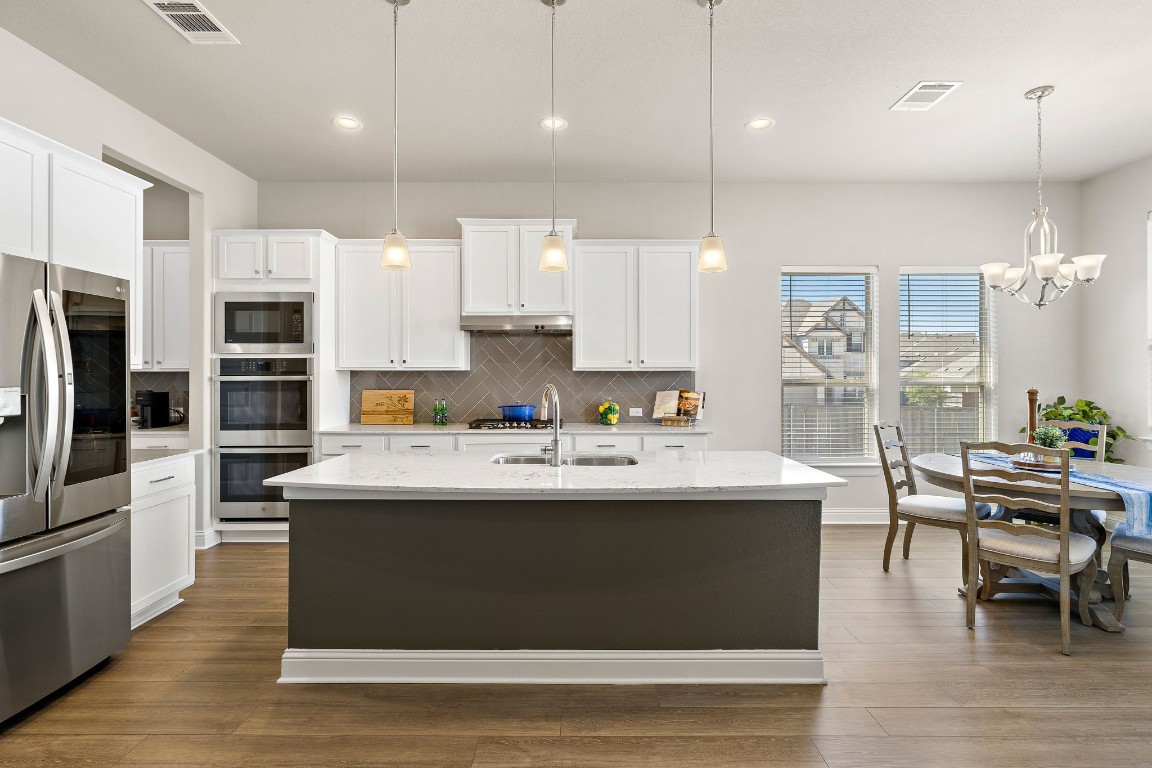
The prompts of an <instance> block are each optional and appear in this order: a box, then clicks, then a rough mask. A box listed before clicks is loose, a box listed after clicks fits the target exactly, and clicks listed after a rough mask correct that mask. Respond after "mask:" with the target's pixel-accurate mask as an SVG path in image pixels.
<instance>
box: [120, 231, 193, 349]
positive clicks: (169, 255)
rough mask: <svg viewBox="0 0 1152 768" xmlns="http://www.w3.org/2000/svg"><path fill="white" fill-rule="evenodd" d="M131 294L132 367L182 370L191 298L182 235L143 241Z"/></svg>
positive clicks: (187, 258)
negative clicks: (165, 239)
mask: <svg viewBox="0 0 1152 768" xmlns="http://www.w3.org/2000/svg"><path fill="white" fill-rule="evenodd" d="M144 246H145V247H144V248H143V249H142V250H141V258H140V260H139V263H138V264H137V267H136V277H135V279H134V282H133V285H135V286H137V288H136V289H135V290H134V292H133V297H132V362H131V366H132V370H136V371H186V370H188V368H189V366H190V364H191V355H190V351H189V350H190V343H191V333H192V303H191V289H190V287H189V277H190V258H189V250H188V243H187V241H182V240H173V241H155V240H150V241H146V242H145V244H144Z"/></svg>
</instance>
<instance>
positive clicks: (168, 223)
mask: <svg viewBox="0 0 1152 768" xmlns="http://www.w3.org/2000/svg"><path fill="white" fill-rule="evenodd" d="M103 160H104V162H106V163H108V164H109V165H113V166H116V167H117V168H119V169H120V170H122V171H126V172H127V173H130V174H132V175H133V176H135V177H136V178H138V179H143V180H144V181H146V182H148V183H149V184H151V185H152V186H151V187H149V188H148V189H146V190H144V239H145V240H187V239H188V193H187V192H185V191H184V190H182V189H178V188H177V187H174V186H172V185H171V184H169V183H168V182H166V181H161V180H160V179H158V178H156V177H155V176H152V175H149V174H147V173H145V172H144V171H142V170H140V169H139V168H135V167H133V166H132V165H129V164H128V163H126V162H124V161H122V160H118V159H116V158H115V157H111V156H109V155H104V158H103Z"/></svg>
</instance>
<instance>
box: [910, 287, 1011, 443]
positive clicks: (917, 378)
mask: <svg viewBox="0 0 1152 768" xmlns="http://www.w3.org/2000/svg"><path fill="white" fill-rule="evenodd" d="M988 298H989V297H988V292H987V291H986V290H984V281H983V278H982V277H981V276H980V275H979V274H961V273H958V274H940V273H915V274H903V275H901V276H900V421H901V423H902V424H903V425H904V434H905V436H906V438H907V440H908V450H909V452H910V453H912V454H917V453H931V452H943V453H955V452H957V451H959V450H960V443H961V442H963V441H966V440H983V439H986V438H988V437H989V436H990V435H991V434H993V429H992V424H993V397H992V384H993V359H994V358H993V349H992V318H991V316H990V312H991V309H990V302H989V301H988Z"/></svg>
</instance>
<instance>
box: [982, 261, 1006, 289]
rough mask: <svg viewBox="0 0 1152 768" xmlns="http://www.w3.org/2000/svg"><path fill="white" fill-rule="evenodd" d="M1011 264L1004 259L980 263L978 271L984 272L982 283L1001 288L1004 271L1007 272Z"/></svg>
mask: <svg viewBox="0 0 1152 768" xmlns="http://www.w3.org/2000/svg"><path fill="white" fill-rule="evenodd" d="M1011 266H1012V265H1011V264H1009V263H1008V262H1006V261H993V262H989V263H988V264H982V265H981V266H980V271H981V272H983V273H984V283H985V284H986V285H987V286H988V287H989V288H1003V287H1004V285H1005V283H1004V273H1005V272H1007V271H1008V268H1009V267H1011Z"/></svg>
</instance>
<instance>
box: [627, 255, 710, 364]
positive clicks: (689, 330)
mask: <svg viewBox="0 0 1152 768" xmlns="http://www.w3.org/2000/svg"><path fill="white" fill-rule="evenodd" d="M698 253H699V251H698V246H696V245H682V246H677V245H641V246H640V247H639V248H638V258H637V275H638V279H637V282H638V283H639V287H640V304H639V317H640V322H639V336H638V340H637V342H638V353H639V356H640V368H641V369H642V370H673V371H687V370H694V369H695V368H696V366H697V364H698V362H699V353H698V349H697V347H698V342H697V323H698V320H697V314H698V311H699V309H698V303H699V296H698V285H699V283H698V281H697V276H698V275H699V273H698V272H697V271H696V261H697V257H698Z"/></svg>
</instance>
